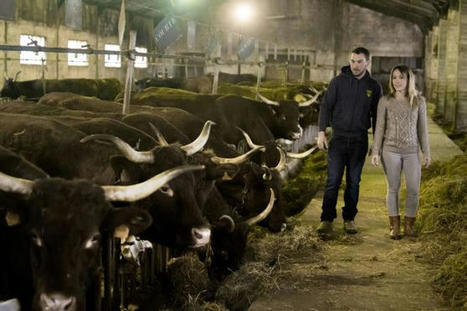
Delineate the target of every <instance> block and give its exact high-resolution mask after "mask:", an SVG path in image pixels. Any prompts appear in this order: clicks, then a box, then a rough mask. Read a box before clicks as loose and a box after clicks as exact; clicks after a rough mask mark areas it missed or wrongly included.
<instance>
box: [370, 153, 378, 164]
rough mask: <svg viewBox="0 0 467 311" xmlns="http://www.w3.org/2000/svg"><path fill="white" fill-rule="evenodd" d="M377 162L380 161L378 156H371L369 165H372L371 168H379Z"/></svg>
mask: <svg viewBox="0 0 467 311" xmlns="http://www.w3.org/2000/svg"><path fill="white" fill-rule="evenodd" d="M379 161H380V158H379V155H373V156H371V164H373V166H379Z"/></svg>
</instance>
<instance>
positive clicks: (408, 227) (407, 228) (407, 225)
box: [404, 216, 417, 237]
mask: <svg viewBox="0 0 467 311" xmlns="http://www.w3.org/2000/svg"><path fill="white" fill-rule="evenodd" d="M414 227H415V217H408V216H405V218H404V235H405V236H411V237H415V236H417V233H416V232H415V228H414Z"/></svg>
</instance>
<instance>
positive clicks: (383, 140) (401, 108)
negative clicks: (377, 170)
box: [371, 65, 431, 240]
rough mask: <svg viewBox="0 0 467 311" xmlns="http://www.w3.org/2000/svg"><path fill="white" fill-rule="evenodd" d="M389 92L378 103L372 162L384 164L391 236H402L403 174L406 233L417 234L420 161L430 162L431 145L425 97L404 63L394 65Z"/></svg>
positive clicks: (396, 238) (392, 237)
mask: <svg viewBox="0 0 467 311" xmlns="http://www.w3.org/2000/svg"><path fill="white" fill-rule="evenodd" d="M389 89H390V93H389V95H386V96H384V97H382V98H381V99H380V101H379V103H378V114H377V121H376V131H375V135H374V142H373V148H372V156H371V163H372V164H373V165H374V166H378V165H379V162H380V157H381V160H382V161H381V162H382V164H383V168H384V174H385V175H386V180H387V185H388V188H387V196H386V206H387V208H388V212H389V226H390V237H391V239H394V240H398V239H400V238H401V233H400V215H399V188H400V183H401V172H403V173H404V176H405V182H406V188H407V197H406V209H405V219H404V235H405V236H415V230H414V223H415V217H416V215H417V208H418V195H419V191H420V176H421V163H420V158H419V149H421V150H422V152H423V162H424V163H423V164H424V165H425V166H426V167H428V166H429V165H430V162H431V160H430V145H429V142H428V129H427V120H426V103H425V99H424V98H423V97H422V96H420V95H419V93H418V92H417V90H416V89H415V80H414V75H413V73H412V71H411V70H410V69H409V68H408V67H407V66H405V65H398V66H395V67H394V68H392V70H391V75H390V77H389Z"/></svg>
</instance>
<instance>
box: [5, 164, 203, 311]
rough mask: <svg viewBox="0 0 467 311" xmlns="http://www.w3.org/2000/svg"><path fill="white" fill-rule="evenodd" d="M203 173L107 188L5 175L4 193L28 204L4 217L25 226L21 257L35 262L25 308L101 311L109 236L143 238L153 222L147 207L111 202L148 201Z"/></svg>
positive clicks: (180, 170) (85, 182)
mask: <svg viewBox="0 0 467 311" xmlns="http://www.w3.org/2000/svg"><path fill="white" fill-rule="evenodd" d="M201 169H204V168H203V167H202V166H182V167H177V168H173V169H171V170H168V171H165V172H162V173H160V174H158V175H156V176H154V177H152V178H150V179H148V180H146V181H144V182H142V183H139V184H134V185H130V186H114V185H102V186H101V185H97V184H95V183H93V182H92V181H89V180H83V179H74V180H65V179H62V178H41V179H36V180H34V181H33V180H30V179H26V178H19V177H14V176H11V175H8V174H5V173H3V172H0V190H1V191H4V192H7V193H14V194H17V195H20V196H22V197H23V199H24V201H25V203H24V208H22V209H21V211H19V213H16V214H15V213H14V211H8V212H7V213H6V214H5V216H4V217H5V219H6V221H5V222H6V223H7V226H22V228H23V231H22V233H23V234H24V235H23V238H24V243H25V244H24V245H23V246H25V248H26V252H25V253H16V255H17V256H23V257H26V258H29V266H25V267H24V269H29V268H30V270H31V272H32V279H33V293H34V295H33V297H32V300H31V303H30V302H28V301H23V303H24V305H23V308H24V309H27V308H26V307H25V306H29V305H30V304H32V308H28V310H29V309H34V310H44V311H45V310H61V311H63V310H96V306H95V305H94V303H95V301H97V299H96V297H95V295H97V294H98V293H100V285H99V271H98V266H99V262H100V246H101V241H102V239H103V237H105V236H110V237H112V236H117V237H121V238H124V237H125V233H126V232H128V233H130V234H137V233H139V232H141V231H143V230H145V229H146V228H147V227H148V226H149V225H150V223H151V217H150V215H149V213H148V212H147V211H145V210H144V209H140V208H135V207H125V208H114V207H112V205H111V204H110V202H112V201H119V202H135V201H138V200H141V199H144V198H145V197H147V196H149V195H151V194H152V193H153V192H154V191H157V190H158V189H160V188H161V187H164V186H165V185H166V184H167V183H168V182H169V181H170V180H171V179H173V178H175V177H177V176H179V175H181V174H185V173H187V172H191V171H194V170H201ZM12 219H13V220H15V221H14V222H13V221H12ZM122 233H123V235H122ZM10 251H12V252H17V251H18V250H17V249H11V250H10ZM23 285H24V286H25V287H27V286H28V285H29V284H23ZM19 296H20V297H21V299H23V298H24V296H22V295H19Z"/></svg>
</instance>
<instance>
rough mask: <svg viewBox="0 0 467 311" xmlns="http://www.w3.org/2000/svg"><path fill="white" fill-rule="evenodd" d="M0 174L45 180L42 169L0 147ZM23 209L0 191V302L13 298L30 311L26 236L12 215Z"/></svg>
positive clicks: (10, 195) (31, 294) (30, 291)
mask: <svg viewBox="0 0 467 311" xmlns="http://www.w3.org/2000/svg"><path fill="white" fill-rule="evenodd" d="M0 171H1V172H4V173H6V174H9V175H14V176H18V177H22V178H27V179H31V180H35V179H43V178H48V177H49V176H48V175H47V173H45V172H44V171H43V170H42V169H40V168H38V167H37V166H35V165H34V164H32V163H31V162H29V161H27V160H26V159H24V158H23V157H22V156H20V155H18V154H16V153H14V152H12V151H10V150H8V149H7V148H5V147H3V146H0ZM26 210H27V206H25V202H24V201H23V200H19V198H18V196H17V195H16V194H11V193H7V192H3V191H0V244H1V245H2V249H3V251H2V256H0V266H1V267H3V269H2V273H1V274H0V300H4V299H8V298H12V297H16V298H18V299H19V301H21V302H22V306H23V309H24V310H30V309H31V297H32V296H33V286H32V285H33V282H32V277H31V268H30V265H29V261H28V259H29V257H28V256H18V254H28V253H29V250H28V248H27V238H28V234H27V232H26V231H25V228H24V227H23V226H15V222H16V221H17V220H16V219H15V217H12V216H13V215H14V214H18V213H19V212H20V211H26ZM0 309H1V308H0Z"/></svg>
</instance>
